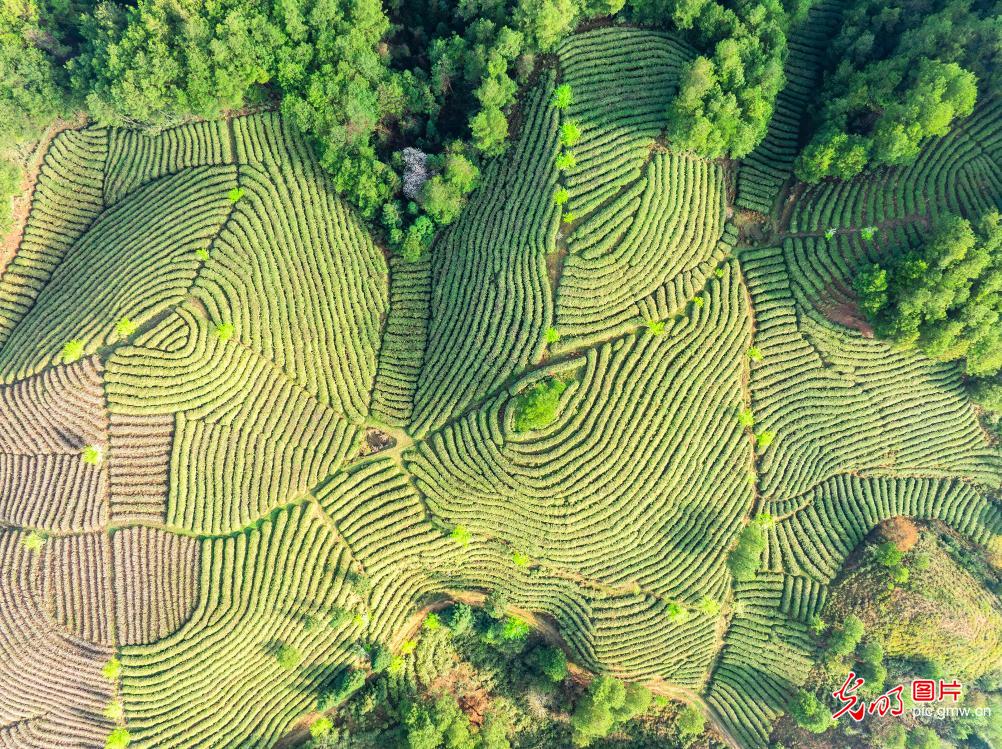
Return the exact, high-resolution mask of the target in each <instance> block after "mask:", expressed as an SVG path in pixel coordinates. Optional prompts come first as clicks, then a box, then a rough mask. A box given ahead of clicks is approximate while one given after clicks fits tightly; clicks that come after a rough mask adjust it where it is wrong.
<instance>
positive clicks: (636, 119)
mask: <svg viewBox="0 0 1002 749" xmlns="http://www.w3.org/2000/svg"><path fill="white" fill-rule="evenodd" d="M693 57H695V51H694V50H693V49H692V48H691V47H689V46H688V45H687V44H685V43H684V42H682V41H680V40H678V39H676V38H674V37H672V36H669V35H667V34H663V33H659V32H654V31H647V30H642V29H631V28H622V27H615V26H611V27H605V28H598V29H593V30H591V31H586V32H584V33H581V34H575V35H573V36H571V37H569V38H568V39H567V41H565V42H564V43H563V44H562V45H561V46H560V48H559V50H558V59H559V64H560V71H561V72H560V79H561V83H566V84H568V85H569V86H570V87H571V90H572V92H573V95H574V102H573V103H572V104H571V106H570V107H569V108H568V109H567V111H566V113H565V117H564V119H565V120H568V121H572V122H575V123H576V124H577V125H578V127H579V128H580V130H581V140H580V142H579V143H577V144H576V145H575V146H574V147H573V149H572V150H573V152H574V155H575V157H576V160H577V166H576V167H574V168H573V169H571V170H569V171H568V173H567V174H566V176H565V177H564V179H563V184H564V186H565V187H566V188H567V190H568V192H569V193H570V200H569V202H568V204H567V208H568V209H569V210H571V211H573V212H574V213H576V214H577V215H579V216H583V215H585V214H587V213H588V212H589V211H591V210H593V209H595V208H596V207H598V206H599V205H601V204H602V203H603V202H605V201H607V200H609V199H611V198H613V197H615V195H616V193H617V192H619V191H620V190H621V189H623V188H625V187H626V186H628V185H630V184H631V183H633V182H635V181H636V180H638V179H640V177H641V170H642V167H643V166H644V163H645V162H646V160H647V159H648V157H649V155H650V149H651V147H652V146H653V145H654V139H655V138H657V136H658V135H659V134H660V133H661V131H662V130H663V129H664V127H665V122H666V112H667V111H668V104H669V103H670V102H671V99H672V97H673V96H674V95H675V92H676V90H677V89H678V80H679V75H680V73H681V69H682V67H683V66H684V65H685V64H686V63H687V62H688V61H689V60H691V59H692V58H693Z"/></svg>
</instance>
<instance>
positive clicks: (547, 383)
mask: <svg viewBox="0 0 1002 749" xmlns="http://www.w3.org/2000/svg"><path fill="white" fill-rule="evenodd" d="M566 389H567V383H566V382H564V381H563V380H559V379H557V378H555V377H548V378H546V379H545V380H543V381H542V382H538V383H536V384H535V385H533V386H532V388H531V389H530V390H529V391H528V392H527V393H524V394H522V395H520V396H518V398H517V399H516V400H515V431H516V432H529V431H532V430H535V429H542V428H543V427H546V426H549V425H550V424H552V423H553V421H554V420H555V419H556V418H557V408H558V407H559V406H560V396H561V395H562V394H563V392H564V390H566Z"/></svg>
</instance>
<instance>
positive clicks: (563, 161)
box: [556, 151, 578, 172]
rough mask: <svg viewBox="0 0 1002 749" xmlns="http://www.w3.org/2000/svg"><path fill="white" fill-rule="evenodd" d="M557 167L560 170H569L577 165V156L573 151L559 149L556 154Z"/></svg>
mask: <svg viewBox="0 0 1002 749" xmlns="http://www.w3.org/2000/svg"><path fill="white" fill-rule="evenodd" d="M556 163H557V169H559V170H560V171H562V172H566V171H570V170H571V169H573V168H574V167H576V166H577V165H578V160H577V157H576V156H575V155H574V152H573V151H561V152H560V153H558V154H557V162H556Z"/></svg>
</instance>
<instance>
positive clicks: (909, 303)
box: [856, 211, 1002, 401]
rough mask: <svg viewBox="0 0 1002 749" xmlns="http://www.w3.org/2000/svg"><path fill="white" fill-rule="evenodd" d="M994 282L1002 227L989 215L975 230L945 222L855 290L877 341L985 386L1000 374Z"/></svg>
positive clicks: (998, 288)
mask: <svg viewBox="0 0 1002 749" xmlns="http://www.w3.org/2000/svg"><path fill="white" fill-rule="evenodd" d="M881 276H883V277H884V278H885V280H886V289H884V288H883V286H884V285H885V283H884V282H881V281H880V278H881ZM1000 278H1002V221H1000V216H999V213H998V211H992V212H989V213H987V214H985V215H984V216H983V217H982V218H981V220H980V221H979V222H978V224H977V226H972V224H971V223H970V222H969V221H967V220H966V219H964V218H961V217H959V216H945V217H943V218H942V219H940V221H939V222H938V223H937V225H936V226H935V227H934V229H933V230H932V232H931V233H930V234H929V236H928V237H927V239H926V241H925V242H923V244H922V245H921V246H920V247H919V248H918V249H916V250H913V251H910V252H905V253H901V254H900V255H898V256H896V257H895V258H894V259H893V260H892V261H891V262H890V263H888V264H887V267H886V268H883V267H880V266H872V267H871V268H869V269H867V270H865V271H864V272H863V273H862V274H861V276H860V277H859V278H858V279H857V282H856V289H857V291H858V292H859V294H860V297H861V301H862V307H863V309H864V310H865V311H866V312H867V314H868V315H869V317H870V319H871V320H872V321H873V323H874V327H875V330H876V331H877V333H878V335H880V336H882V337H885V338H889V339H891V340H893V341H895V342H897V343H899V344H902V345H917V346H918V347H919V348H920V349H921V350H922V351H923V352H924V353H926V354H927V355H929V356H931V357H933V358H935V359H939V360H941V361H955V360H963V361H964V368H965V370H966V372H967V374H968V375H970V376H972V377H982V378H987V377H993V376H995V375H997V374H999V372H1000V371H1002V283H1000V281H999V279H1000ZM987 392H988V394H989V399H988V400H989V401H990V400H991V399H990V393H991V389H990V386H989V388H988V390H987ZM984 394H985V393H984V392H983V393H982V395H984Z"/></svg>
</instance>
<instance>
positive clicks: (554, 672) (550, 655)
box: [528, 645, 567, 683]
mask: <svg viewBox="0 0 1002 749" xmlns="http://www.w3.org/2000/svg"><path fill="white" fill-rule="evenodd" d="M528 660H529V665H530V667H531V668H532V669H533V670H534V671H536V672H537V673H540V674H543V675H544V676H545V677H546V678H547V679H549V680H550V681H552V682H554V683H559V682H562V681H563V680H564V679H565V678H567V656H566V655H564V651H563V650H561V649H560V648H555V647H552V646H550V645H539V646H538V647H536V648H534V649H533V650H532V651H531V652H530V653H529V658H528Z"/></svg>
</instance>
